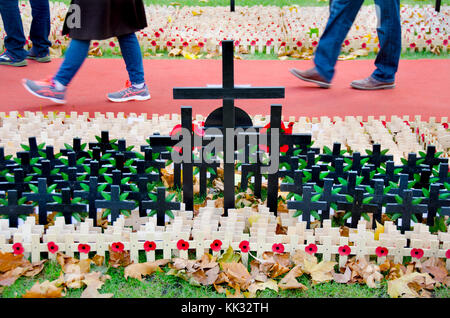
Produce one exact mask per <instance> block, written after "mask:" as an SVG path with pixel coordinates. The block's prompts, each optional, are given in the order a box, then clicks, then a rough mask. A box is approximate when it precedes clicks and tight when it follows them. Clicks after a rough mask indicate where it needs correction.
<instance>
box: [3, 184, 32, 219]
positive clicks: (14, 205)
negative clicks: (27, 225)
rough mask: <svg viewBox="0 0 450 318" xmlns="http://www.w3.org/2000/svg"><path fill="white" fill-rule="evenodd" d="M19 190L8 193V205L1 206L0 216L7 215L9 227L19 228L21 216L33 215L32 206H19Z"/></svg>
mask: <svg viewBox="0 0 450 318" xmlns="http://www.w3.org/2000/svg"><path fill="white" fill-rule="evenodd" d="M17 201H18V197H17V190H9V191H8V205H0V214H3V215H7V216H8V218H9V226H10V227H17V224H18V219H19V215H23V214H32V213H33V211H34V207H33V206H32V205H18V202H17Z"/></svg>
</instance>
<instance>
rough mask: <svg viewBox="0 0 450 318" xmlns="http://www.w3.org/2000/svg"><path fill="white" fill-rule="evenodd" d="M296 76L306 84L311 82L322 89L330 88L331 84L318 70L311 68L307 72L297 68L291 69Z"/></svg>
mask: <svg viewBox="0 0 450 318" xmlns="http://www.w3.org/2000/svg"><path fill="white" fill-rule="evenodd" d="M289 71H290V72H291V73H292V74H294V76H296V77H298V78H299V79H301V80H303V81H305V82H311V83H314V84H317V85H319V86H320V87H322V88H330V87H331V83H330V82H328V81H327V80H325V79H324V78H323V77H322V76H320V74H319V73H318V72H317V70H316V68H315V67H313V68H310V69H309V70H306V71H300V70H297V69H296V68H291V69H290V70H289Z"/></svg>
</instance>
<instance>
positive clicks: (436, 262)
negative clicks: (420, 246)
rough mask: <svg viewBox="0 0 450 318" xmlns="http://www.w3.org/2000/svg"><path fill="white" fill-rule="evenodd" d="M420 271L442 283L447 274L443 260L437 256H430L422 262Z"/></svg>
mask: <svg viewBox="0 0 450 318" xmlns="http://www.w3.org/2000/svg"><path fill="white" fill-rule="evenodd" d="M421 272H422V273H428V274H430V275H431V276H432V277H433V279H434V280H435V281H437V282H439V283H444V282H445V280H446V278H447V276H448V271H447V268H446V267H445V262H444V261H443V260H441V259H439V258H437V257H430V258H429V259H427V260H426V261H425V262H423V263H422V268H421Z"/></svg>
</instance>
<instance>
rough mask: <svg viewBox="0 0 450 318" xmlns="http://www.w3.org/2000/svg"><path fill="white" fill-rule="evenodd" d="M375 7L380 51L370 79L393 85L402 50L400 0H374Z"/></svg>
mask: <svg viewBox="0 0 450 318" xmlns="http://www.w3.org/2000/svg"><path fill="white" fill-rule="evenodd" d="M375 6H376V8H377V14H378V19H379V21H378V24H379V27H378V28H377V32H378V39H379V42H380V51H379V52H378V55H377V58H376V60H375V66H376V70H375V71H374V72H373V73H372V77H373V78H374V79H376V80H377V81H380V82H383V83H393V82H394V81H395V73H396V72H397V69H398V63H399V60H400V53H401V50H402V28H401V22H400V0H389V1H386V0H375Z"/></svg>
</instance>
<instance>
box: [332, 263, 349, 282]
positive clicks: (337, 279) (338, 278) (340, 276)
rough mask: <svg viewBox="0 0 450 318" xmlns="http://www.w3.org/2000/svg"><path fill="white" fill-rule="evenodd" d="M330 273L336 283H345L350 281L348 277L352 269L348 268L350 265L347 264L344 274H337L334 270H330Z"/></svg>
mask: <svg viewBox="0 0 450 318" xmlns="http://www.w3.org/2000/svg"><path fill="white" fill-rule="evenodd" d="M332 274H333V279H334V281H335V282H336V283H340V284H347V283H348V282H349V281H350V278H351V276H352V270H351V269H350V267H348V266H347V267H346V268H345V272H344V274H338V273H335V272H334V271H333V272H332Z"/></svg>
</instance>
